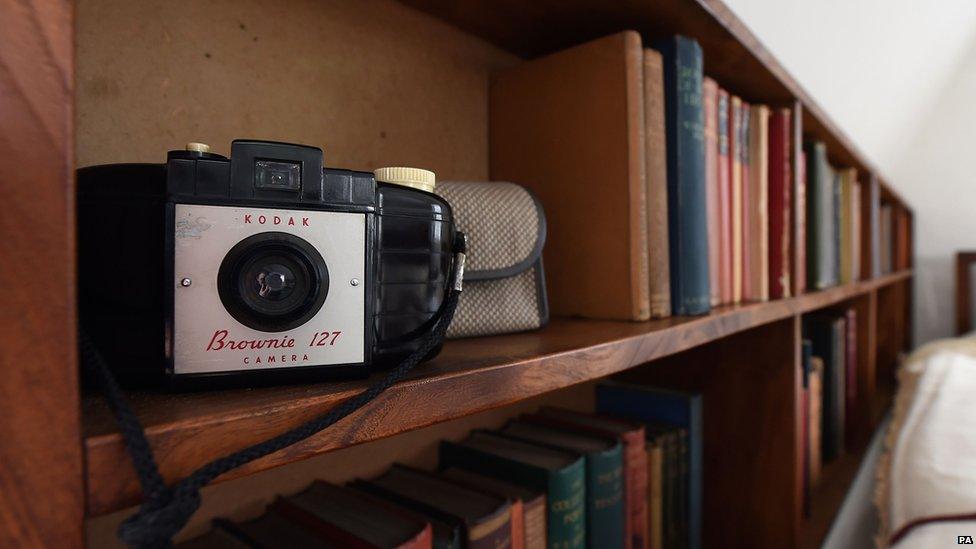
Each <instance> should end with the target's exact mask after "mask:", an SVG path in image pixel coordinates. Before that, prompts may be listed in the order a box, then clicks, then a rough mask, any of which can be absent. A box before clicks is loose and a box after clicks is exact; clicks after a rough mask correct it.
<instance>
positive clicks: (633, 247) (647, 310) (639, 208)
mask: <svg viewBox="0 0 976 549" xmlns="http://www.w3.org/2000/svg"><path fill="white" fill-rule="evenodd" d="M625 42H627V46H626V47H625V53H624V64H625V65H626V69H625V80H626V94H627V126H628V128H629V129H628V132H627V136H628V140H627V145H628V151H627V158H628V161H629V162H628V163H629V166H628V168H629V170H630V172H631V176H630V181H629V186H630V196H631V197H632V199H631V201H630V223H629V224H628V225H629V227H630V255H631V258H632V260H631V265H630V292H631V295H632V296H633V304H632V306H631V317H632V318H633V319H634V320H647V319H649V318H651V295H650V294H651V283H650V257H648V250H649V244H648V235H647V226H648V217H647V160H646V158H645V157H644V155H645V154H646V153H647V122H646V121H645V117H644V101H646V98H645V97H644V49H643V48H642V47H641V41H640V36H637V35H634V34H632V33H627V34H626V38H625Z"/></svg>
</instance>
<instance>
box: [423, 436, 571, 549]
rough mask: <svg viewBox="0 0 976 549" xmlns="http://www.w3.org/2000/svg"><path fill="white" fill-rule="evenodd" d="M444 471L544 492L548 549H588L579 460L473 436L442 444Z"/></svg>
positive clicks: (506, 440)
mask: <svg viewBox="0 0 976 549" xmlns="http://www.w3.org/2000/svg"><path fill="white" fill-rule="evenodd" d="M440 466H441V468H448V467H458V468H461V469H467V470H469V471H473V472H476V473H480V474H482V475H487V476H492V477H496V478H501V479H505V480H508V481H511V482H515V483H516V484H521V485H523V486H528V487H529V488H534V489H537V490H543V491H545V492H546V494H547V496H546V504H547V505H548V509H547V513H546V525H547V528H546V529H547V536H546V537H547V538H548V540H549V547H560V548H564V547H565V548H573V549H575V548H579V549H582V548H583V547H585V546H586V503H585V502H586V470H585V465H584V460H583V457H582V456H581V455H579V454H576V453H573V452H567V451H563V450H556V449H552V448H546V447H544V446H538V445H535V444H529V443H526V442H522V441H520V440H514V439H511V438H508V437H504V436H501V435H498V434H493V433H488V432H485V431H475V432H474V433H472V434H471V435H470V436H469V437H468V438H466V439H464V440H463V441H461V442H449V441H441V445H440Z"/></svg>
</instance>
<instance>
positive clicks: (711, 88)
mask: <svg viewBox="0 0 976 549" xmlns="http://www.w3.org/2000/svg"><path fill="white" fill-rule="evenodd" d="M702 101H703V102H704V103H705V105H704V107H705V217H706V219H707V223H708V287H709V292H710V294H711V304H712V306H713V307H714V306H716V305H718V304H719V303H720V301H721V287H722V286H721V281H720V280H719V277H720V274H719V273H720V272H721V256H720V252H719V248H720V238H721V237H720V228H721V225H720V223H719V221H720V218H719V204H718V200H719V176H718V162H719V160H718V159H719V156H718V84H716V83H715V81H714V80H712V79H711V78H708V77H705V79H704V80H703V81H702Z"/></svg>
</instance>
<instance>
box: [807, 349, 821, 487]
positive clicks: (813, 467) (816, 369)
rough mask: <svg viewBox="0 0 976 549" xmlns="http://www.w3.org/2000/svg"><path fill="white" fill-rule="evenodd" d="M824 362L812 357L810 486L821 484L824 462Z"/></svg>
mask: <svg viewBox="0 0 976 549" xmlns="http://www.w3.org/2000/svg"><path fill="white" fill-rule="evenodd" d="M823 387H824V364H823V360H822V359H821V358H820V357H811V358H810V458H809V459H810V488H811V489H814V488H816V487H817V486H819V485H820V470H821V464H822V462H823V460H822V456H823V423H824V414H823V410H824V401H823V395H824V391H823Z"/></svg>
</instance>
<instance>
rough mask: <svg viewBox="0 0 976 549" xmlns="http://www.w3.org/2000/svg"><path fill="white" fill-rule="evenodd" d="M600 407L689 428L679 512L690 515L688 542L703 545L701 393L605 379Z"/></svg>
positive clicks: (603, 410) (600, 390) (695, 548)
mask: <svg viewBox="0 0 976 549" xmlns="http://www.w3.org/2000/svg"><path fill="white" fill-rule="evenodd" d="M596 401H597V410H598V411H599V412H600V413H605V414H608V415H614V416H619V417H624V418H628V419H632V420H636V421H641V422H644V423H649V422H650V423H652V424H660V423H665V424H669V425H673V426H675V427H678V428H680V429H684V430H685V431H686V432H687V448H688V450H687V460H686V465H685V466H684V470H685V471H686V478H687V498H686V499H685V501H684V504H683V505H682V509H681V511H680V512H679V513H678V516H679V517H680V516H682V514H683V516H685V517H687V524H688V528H687V539H688V546H689V547H691V548H692V549H698V548H700V547H701V527H702V460H703V455H702V397H701V395H699V394H691V393H684V392H680V391H672V390H668V389H661V388H657V387H649V386H643V385H632V384H626V383H618V382H612V381H606V382H603V383H600V384H599V385H597V392H596Z"/></svg>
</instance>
